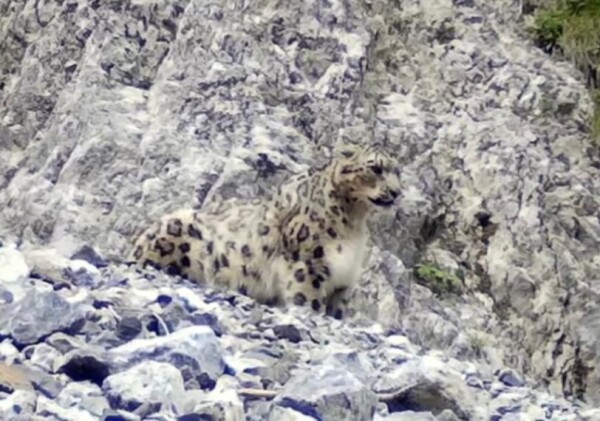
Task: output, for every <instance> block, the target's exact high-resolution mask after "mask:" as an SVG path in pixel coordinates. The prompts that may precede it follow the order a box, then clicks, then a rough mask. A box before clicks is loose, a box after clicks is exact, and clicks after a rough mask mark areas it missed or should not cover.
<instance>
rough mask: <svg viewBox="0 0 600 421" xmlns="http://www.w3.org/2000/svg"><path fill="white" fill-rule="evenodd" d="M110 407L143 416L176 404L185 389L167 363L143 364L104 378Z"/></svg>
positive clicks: (178, 402)
mask: <svg viewBox="0 0 600 421" xmlns="http://www.w3.org/2000/svg"><path fill="white" fill-rule="evenodd" d="M102 390H103V391H104V392H105V393H106V397H107V399H108V402H109V403H110V406H111V408H117V409H124V410H127V411H130V412H136V413H138V415H140V416H142V417H143V416H146V415H149V414H152V413H155V412H158V410H159V409H160V408H161V406H162V405H165V406H167V407H168V406H169V405H171V404H172V403H174V404H175V405H178V404H180V402H181V400H182V399H183V396H184V393H185V389H184V386H183V378H182V377H181V373H180V372H179V370H178V369H177V368H175V367H173V366H172V365H171V364H167V363H162V362H156V361H147V362H144V363H141V364H138V365H136V366H134V367H132V368H130V369H128V370H125V371H122V372H120V373H117V374H113V375H110V376H108V377H107V378H106V379H105V380H104V382H103V383H102Z"/></svg>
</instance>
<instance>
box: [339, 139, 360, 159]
mask: <svg viewBox="0 0 600 421" xmlns="http://www.w3.org/2000/svg"><path fill="white" fill-rule="evenodd" d="M362 149H363V148H362V147H361V145H358V144H356V143H351V142H348V141H347V140H343V139H339V140H338V141H337V142H336V143H335V145H334V146H333V157H334V158H335V159H342V160H352V159H353V158H356V157H357V156H358V155H359V153H360V151H361V150H362Z"/></svg>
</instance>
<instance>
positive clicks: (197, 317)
mask: <svg viewBox="0 0 600 421" xmlns="http://www.w3.org/2000/svg"><path fill="white" fill-rule="evenodd" d="M190 321H191V322H192V323H193V324H195V325H198V326H209V327H210V328H211V329H212V330H213V332H215V335H217V336H221V335H222V334H223V329H222V327H221V324H220V323H219V319H217V316H215V315H214V314H210V313H197V312H196V313H194V314H192V316H191V320H190Z"/></svg>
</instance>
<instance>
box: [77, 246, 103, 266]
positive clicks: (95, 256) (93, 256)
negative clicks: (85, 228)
mask: <svg viewBox="0 0 600 421" xmlns="http://www.w3.org/2000/svg"><path fill="white" fill-rule="evenodd" d="M71 260H85V261H86V262H88V263H89V264H91V265H94V266H96V267H97V268H104V267H107V266H108V262H107V261H106V260H105V259H104V258H103V257H102V256H100V254H99V253H98V252H97V251H96V250H95V249H94V248H93V247H90V246H88V245H84V246H82V247H81V248H80V249H79V250H77V251H76V252H75V253H74V254H73V255H72V256H71Z"/></svg>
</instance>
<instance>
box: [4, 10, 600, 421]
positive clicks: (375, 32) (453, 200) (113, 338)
mask: <svg viewBox="0 0 600 421" xmlns="http://www.w3.org/2000/svg"><path fill="white" fill-rule="evenodd" d="M246 3H248V2H246ZM246 3H243V4H242V3H239V4H238V3H228V2H212V3H205V2H189V1H185V0H181V1H179V0H160V1H156V2H152V3H148V2H136V1H123V2H99V1H95V0H89V1H86V0H77V1H75V0H73V1H64V2H37V1H32V0H29V1H28V0H22V1H17V0H13V1H8V2H3V3H2V4H1V5H0V42H1V43H2V44H1V45H2V47H3V48H2V49H0V69H1V71H0V237H1V238H0V241H2V242H3V243H8V242H10V241H15V242H17V243H19V244H22V249H23V250H24V251H26V253H25V256H26V257H27V259H24V258H23V257H22V256H21V255H20V254H19V253H16V254H15V253H14V252H13V251H8V249H7V248H6V247H5V248H3V249H1V251H0V306H1V307H2V312H1V313H0V314H2V315H3V316H2V317H3V318H6V317H10V318H11V320H13V321H12V322H10V323H9V322H8V321H7V324H2V326H3V330H2V335H7V337H8V338H9V340H10V341H12V343H13V345H17V346H18V347H21V346H23V345H27V344H34V345H35V344H36V343H38V342H40V343H43V342H44V341H46V342H47V343H48V344H50V345H52V344H53V343H54V342H50V341H52V340H54V339H55V338H52V336H51V337H49V338H45V336H46V335H49V334H53V332H55V331H56V329H64V328H65V327H66V325H67V324H69V323H71V322H74V321H78V320H79V318H80V314H79V313H73V312H72V310H71V309H73V308H76V307H77V308H78V304H80V303H82V302H85V303H87V304H88V305H89V306H91V307H93V308H94V311H90V312H89V314H88V315H87V316H90V317H86V318H85V325H84V326H79V325H78V324H77V323H75V324H74V325H72V326H71V328H77V329H80V328H81V329H83V330H82V331H81V332H78V330H77V329H75V330H73V329H71V330H68V329H67V331H66V333H67V335H79V336H81V337H83V338H87V340H88V341H91V342H90V343H91V345H90V347H91V346H94V347H100V348H103V349H107V348H111V347H114V346H119V345H122V344H123V343H125V342H128V341H130V340H131V339H133V338H134V337H138V336H141V337H143V338H146V336H147V335H150V334H159V335H165V334H167V333H169V332H172V331H174V330H179V329H183V328H184V327H186V326H191V325H194V324H199V325H200V324H201V325H206V326H210V328H211V329H213V330H214V331H215V334H216V335H217V337H218V340H219V341H223V340H224V339H223V336H226V335H227V333H226V331H227V326H228V325H227V321H225V320H222V319H219V320H217V321H215V320H214V319H212V318H211V317H210V316H206V315H207V314H208V315H211V314H212V312H213V311H214V310H215V309H214V308H207V307H206V305H205V304H203V301H202V299H201V298H196V299H194V298H193V297H195V296H196V295H197V294H200V296H201V295H202V294H201V293H199V292H198V290H196V289H191V288H192V287H189V288H187V289H181V290H180V292H179V293H180V294H181V295H171V297H172V298H173V301H174V302H175V304H176V305H175V304H173V303H170V304H165V303H166V301H165V300H164V298H163V299H161V300H159V299H158V298H159V297H164V296H165V295H167V296H168V294H165V293H164V291H160V290H159V289H158V287H156V286H155V284H154V281H152V283H151V286H149V285H145V284H143V285H144V288H147V289H146V294H145V295H144V294H135V293H132V292H131V291H132V288H133V287H132V286H131V285H127V283H126V282H124V279H123V278H121V277H120V275H118V274H115V272H110V274H106V273H104V275H103V276H100V275H99V272H95V271H94V270H92V269H90V268H89V266H96V267H97V268H100V269H106V265H107V264H108V265H109V267H110V265H111V264H114V263H110V262H111V261H113V260H114V259H120V258H122V257H123V255H124V253H125V251H126V250H127V248H128V246H129V243H128V241H129V238H130V236H131V235H132V234H133V233H134V232H135V231H136V230H137V229H139V228H142V227H143V226H144V225H145V224H146V223H147V222H148V221H149V220H150V219H151V218H154V217H156V216H158V215H159V214H161V213H163V212H165V211H167V210H172V209H175V208H177V207H179V206H182V205H186V206H200V205H201V204H202V203H204V202H205V201H208V200H212V198H213V197H214V196H222V197H229V196H233V195H239V196H249V195H261V194H264V193H266V192H268V191H270V189H271V188H272V187H273V185H274V184H275V183H277V182H279V181H280V180H282V179H283V178H285V177H287V176H288V175H289V174H290V173H293V172H296V171H298V170H300V169H304V168H306V166H308V165H309V164H312V163H314V162H316V161H318V160H319V158H320V155H321V151H320V150H319V149H317V148H315V147H314V145H315V144H319V145H330V144H332V143H333V142H334V141H335V140H337V139H338V138H344V139H348V140H351V141H364V140H365V139H367V140H368V141H378V142H382V143H385V144H386V145H387V146H388V147H389V148H390V149H391V150H392V151H393V153H394V154H395V156H397V157H398V160H399V162H400V163H401V164H402V171H403V173H402V178H403V185H404V191H403V198H402V201H401V203H400V205H399V207H398V209H397V210H396V213H395V214H394V215H393V216H392V217H389V218H382V219H379V220H377V221H374V222H373V233H374V236H373V238H374V243H375V245H376V247H374V249H373V253H372V254H371V256H370V260H369V262H368V265H367V271H366V274H365V277H364V282H363V284H362V285H361V288H359V289H358V290H357V291H356V292H355V293H354V296H353V300H352V308H353V309H354V310H355V312H356V313H357V314H358V315H361V316H362V317H365V318H367V319H370V320H375V321H376V322H378V323H380V324H381V325H382V326H384V327H385V328H386V329H390V331H395V332H397V333H398V334H399V335H400V336H398V338H402V339H401V341H402V344H409V343H411V344H416V345H419V346H423V347H426V348H428V347H433V348H439V349H443V350H445V351H446V352H447V354H448V355H449V356H451V357H455V358H458V359H461V360H470V361H473V362H475V361H477V364H482V367H483V366H486V367H489V368H490V369H491V371H492V372H495V370H499V371H498V373H500V372H502V373H506V372H508V371H507V370H508V369H509V368H512V369H514V370H516V372H515V373H516V375H515V376H513V375H505V376H504V377H502V378H503V380H502V382H503V383H502V382H501V383H502V384H503V385H504V386H503V387H507V388H509V389H511V388H518V387H519V384H520V383H521V380H520V376H522V375H523V374H524V375H526V376H529V377H531V378H533V379H536V380H538V381H539V382H540V385H541V386H540V387H542V386H543V387H546V386H547V387H548V388H549V391H550V392H551V393H552V394H554V395H556V396H566V397H568V398H578V399H584V400H585V401H586V402H588V403H590V404H596V405H600V366H599V363H600V343H599V342H598V335H597V331H598V326H599V325H600V308H599V307H598V305H597V303H598V302H599V301H600V300H599V299H598V294H599V287H598V284H599V282H598V281H599V276H598V274H599V273H600V252H599V250H600V159H599V158H598V155H597V154H596V155H594V152H593V151H592V149H591V147H590V145H591V142H590V141H589V138H588V137H589V136H588V132H589V130H588V129H587V122H588V119H589V117H590V115H591V110H592V104H591V100H590V98H589V96H588V94H587V93H586V91H585V88H584V86H583V83H582V81H581V80H580V79H579V77H578V75H577V73H576V72H575V71H574V69H573V67H572V66H571V65H569V64H566V63H556V62H553V61H551V60H550V59H549V58H548V57H546V56H545V55H544V54H543V53H542V52H540V51H538V50H536V49H535V48H534V47H533V46H531V45H530V44H529V43H527V42H526V40H525V37H524V34H523V31H522V30H521V29H520V26H519V25H520V22H519V19H520V16H519V13H520V8H519V7H517V6H516V5H515V4H514V2H512V1H508V0H503V1H499V2H486V1H484V0H474V1H450V0H440V1H432V0H407V1H402V2H382V1H379V0H375V1H368V2H357V1H346V2H342V1H329V2H321V1H318V2H317V1H315V2H312V1H305V2H284V1H256V2H251V3H248V4H246ZM31 246H42V247H50V246H51V247H54V248H56V249H57V250H58V252H59V254H60V255H61V256H63V257H74V258H76V259H79V260H77V261H75V260H71V261H70V263H68V266H65V265H64V264H63V263H64V262H57V261H56V260H52V259H50V263H52V262H54V263H53V264H49V263H48V262H49V261H48V260H44V259H40V256H39V255H38V256H37V258H36V257H35V255H34V257H31V256H32V255H31V252H29V251H27V250H25V249H26V248H28V247H31ZM32 259H33V260H32ZM36 259H37V260H36ZM28 261H29V262H32V261H35V262H37V263H35V264H30V266H29V268H28V269H27V270H25V269H24V266H23V265H24V262H28ZM419 265H420V266H419ZM419 268H420V270H421V271H420V272H419V276H418V277H415V274H414V272H413V270H414V269H419ZM30 274H31V275H32V276H33V278H29V277H28V275H30ZM21 281H23V282H24V283H23V285H26V286H27V288H28V289H23V288H20V285H21ZM417 281H418V282H417ZM140 282H142V281H140ZM170 282H174V281H173V280H170ZM424 285H426V286H424ZM433 286H435V288H434V287H433ZM165 288H168V287H166V286H165ZM34 290H35V291H37V292H35V293H33V291H34ZM50 290H54V292H53V293H50ZM88 291H95V293H94V294H92V293H90V292H88ZM190 291H193V293H192V294H190ZM440 291H441V292H440ZM444 291H446V292H445V293H444ZM171 292H172V291H171ZM51 294H59V295H61V296H62V297H63V298H62V299H63V300H66V301H64V303H63V301H60V302H58V301H57V303H59V304H60V305H61V306H63V307H62V308H64V309H65V312H66V313H65V314H63V315H62V316H60V317H59V316H57V317H58V318H53V317H51V316H50V315H51V314H52V313H51V312H50V310H49V309H47V308H46V309H44V306H46V305H49V302H50V301H52V300H49V298H51V297H52V295H51ZM91 296H93V297H94V299H93V300H90V297H91ZM130 296H131V297H130ZM32 297H34V298H32ZM35 297H37V298H35ZM39 297H47V298H45V299H39ZM23 300H30V301H23ZM25 303H27V306H30V305H33V304H36V305H39V306H40V308H39V309H36V310H35V317H41V318H43V319H45V320H44V322H43V323H42V326H45V328H44V329H41V328H40V329H37V330H31V329H32V326H31V320H30V319H31V317H33V316H32V315H26V314H22V312H21V311H20V310H19V311H20V313H19V314H11V315H10V316H6V315H5V314H6V313H4V311H6V309H12V310H11V311H15V309H19V308H21V309H23V308H24V307H27V306H24V304H25ZM65 303H67V304H65ZM125 303H127V304H128V306H126V305H124V304H125ZM151 303H154V304H155V305H152V304H151ZM162 305H166V307H165V308H168V309H169V310H168V311H166V312H164V316H163V318H162V319H160V320H159V319H158V318H156V316H155V315H154V313H156V312H157V311H158V312H163V310H162ZM19 306H21V307H19ZM115 306H116V307H115ZM149 306H150V307H149ZM194 306H196V308H195V309H193V310H191V309H192V307H194ZM113 307H114V308H118V309H119V312H120V314H119V315H120V316H121V317H120V318H119V319H118V320H117V319H115V318H114V316H113V315H112V311H115V310H114V308H113ZM138 310H139V311H140V312H141V314H137V315H136V314H134V313H136V311H138ZM275 314H279V313H275ZM73 315H76V317H74V316H73ZM91 316H93V317H91ZM138 316H139V318H138V319H137V320H138V321H139V324H137V323H135V322H133V320H132V319H131V318H132V317H138ZM239 317H242V318H243V317H245V316H241V315H240V316H239ZM124 318H129V319H127V320H128V321H127V322H123V320H124ZM254 318H255V316H252V318H250V319H248V320H254ZM236 320H238V319H236ZM240 320H241V319H240ZM17 322H19V323H17ZM21 322H22V323H21ZM130 322H131V323H130ZM11 323H12V324H11ZM240 323H241V322H240ZM356 323H359V322H356ZM371 323H372V322H369V321H365V322H364V326H370V325H371ZM119 324H120V329H117V327H116V326H118V325H119ZM290 324H294V321H293V320H289V319H287V318H282V319H281V320H279V321H278V323H277V324H276V325H275V324H274V325H273V326H271V327H272V328H273V329H274V330H272V332H275V334H274V335H275V336H274V338H277V344H278V345H280V344H283V343H285V344H286V345H281V346H284V347H286V346H288V345H289V343H290V342H291V341H292V339H293V341H298V340H299V342H297V343H302V342H303V341H306V340H307V339H308V338H309V337H310V338H312V340H317V341H318V340H321V339H324V338H325V337H326V334H325V333H324V332H322V331H319V330H318V329H315V328H314V327H313V326H311V327H310V328H308V327H307V328H303V327H301V326H296V327H297V329H298V333H299V335H297V334H296V332H294V331H293V330H289V328H286V329H287V330H286V331H282V330H281V328H276V326H285V325H290ZM358 326H362V325H360V324H359V325H358ZM16 327H18V329H16ZM357 329H358V330H356V331H354V332H355V334H356V335H357V338H354V337H352V339H350V338H346V339H344V338H341V339H340V341H341V342H340V344H342V345H344V346H346V347H349V348H350V349H352V350H354V349H355V346H356V343H355V342H353V341H354V340H360V341H366V343H368V342H369V341H371V340H373V341H375V340H376V338H375V337H373V338H372V337H370V336H369V335H370V334H369V333H368V330H367V329H366V327H364V329H363V330H360V329H361V328H359V327H357ZM240 330H243V329H242V328H240ZM307 332H310V336H308V334H307ZM220 333H222V334H223V336H219V334H220ZM3 337H4V336H2V338H3ZM285 337H287V339H286V338H285ZM291 338H292V339H291ZM358 338H360V339H358ZM245 340H254V339H252V338H250V337H248V335H246V339H245ZM377 340H381V339H377ZM398 340H399V339H398ZM58 342H60V345H59V343H58ZM58 342H57V343H55V345H56V346H65V347H81V346H80V345H76V344H74V343H70V342H69V340H65V338H62V342H61V341H58ZM52 346H54V345H52ZM402 346H403V345H402ZM390 347H391V345H390ZM386 349H387V348H386ZM83 351H85V352H87V351H90V353H92V350H85V349H84V350H83ZM19 352H21V351H20V350H19ZM41 352H42V351H39V352H38V353H37V355H38V356H40V355H42V354H40V353H41ZM60 352H61V353H64V352H67V350H60ZM85 352H84V354H85ZM32 355H35V353H34V354H32ZM292 355H293V353H292ZM23 358H25V356H24V357H23ZM270 358H275V359H276V360H278V361H279V359H280V358H281V357H280V356H278V355H276V356H275V357H273V356H271V357H270ZM298 358H299V357H298ZM380 358H384V357H383V356H380ZM403 358H404V357H403ZM25 359H27V358H25ZM40 361H41V360H40V359H36V362H37V363H39V362H40ZM261 361H262V360H261ZM382 361H391V360H385V359H384V360H382ZM373 363H374V364H375V361H374V362H373ZM262 364H263V366H260V367H254V369H256V370H259V371H261V370H262V372H263V373H265V375H266V373H267V372H268V377H269V379H270V381H271V382H273V381H277V379H279V380H281V381H283V379H285V378H286V374H285V373H287V367H288V365H293V364H297V362H295V361H294V359H291V360H285V361H282V362H280V363H279V364H280V365H277V366H276V365H273V367H275V368H273V367H269V368H268V369H266V368H265V367H264V364H266V363H265V362H264V361H263V362H262ZM47 365H48V364H47V363H46V362H44V363H43V364H41V366H44V367H46V366H47ZM280 367H286V369H285V370H284V369H281V368H280ZM515 379H517V380H518V381H517V382H516V383H515V382H514V381H513V380H515ZM361 381H362V380H361ZM522 381H525V382H526V380H522ZM470 382H473V384H479V383H478V382H477V381H476V380H470ZM483 384H484V386H485V382H484V383H483ZM526 384H527V383H526ZM428 390H429V389H428ZM484 390H485V387H484ZM494 393H496V392H494ZM21 398H23V397H20V398H19V399H21ZM23 399H25V398H23ZM519 399H521V398H520V397H519ZM37 407H45V408H46V409H45V411H47V413H52V414H56V415H55V416H57V417H63V416H64V417H66V416H67V415H61V414H58V412H56V411H57V410H56V409H55V408H54V407H53V406H52V405H50V404H49V403H47V402H43V403H39V404H38V405H37V406H36V408H37ZM288 409H289V408H288ZM288 409H286V411H287V410H288ZM506 411H509V410H508V409H506ZM510 411H512V409H511V410H510ZM510 411H509V412H510ZM296 412H297V411H296ZM90 413H91V412H90ZM93 413H94V414H96V413H97V408H96V409H95V412H93ZM456 415H457V416H460V415H459V414H456ZM82 417H83V415H82Z"/></svg>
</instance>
